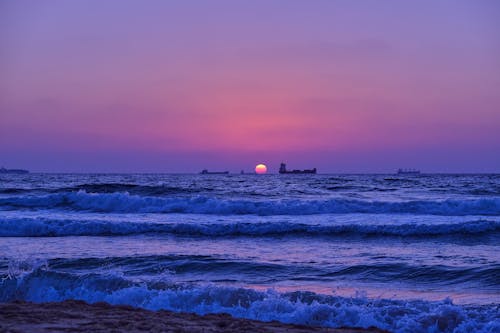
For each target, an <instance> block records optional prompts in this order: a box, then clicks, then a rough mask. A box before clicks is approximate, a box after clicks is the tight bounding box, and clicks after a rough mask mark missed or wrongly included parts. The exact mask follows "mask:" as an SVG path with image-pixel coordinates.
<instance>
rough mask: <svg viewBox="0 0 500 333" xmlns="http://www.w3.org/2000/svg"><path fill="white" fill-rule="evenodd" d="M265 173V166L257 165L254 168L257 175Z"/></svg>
mask: <svg viewBox="0 0 500 333" xmlns="http://www.w3.org/2000/svg"><path fill="white" fill-rule="evenodd" d="M266 172H267V167H266V165H265V164H262V163H261V164H257V166H256V167H255V173H258V174H259V175H263V174H265V173H266Z"/></svg>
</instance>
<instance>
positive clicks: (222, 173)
mask: <svg viewBox="0 0 500 333" xmlns="http://www.w3.org/2000/svg"><path fill="white" fill-rule="evenodd" d="M227 174H229V171H208V170H207V169H203V170H201V172H200V175H227Z"/></svg>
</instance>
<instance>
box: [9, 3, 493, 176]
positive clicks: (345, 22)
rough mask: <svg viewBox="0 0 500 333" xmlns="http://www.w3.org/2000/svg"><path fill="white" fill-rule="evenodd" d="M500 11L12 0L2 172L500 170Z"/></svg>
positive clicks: (458, 6)
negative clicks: (282, 165) (260, 167)
mask: <svg viewBox="0 0 500 333" xmlns="http://www.w3.org/2000/svg"><path fill="white" fill-rule="evenodd" d="M498 17H500V4H499V3H498V2H497V1H439V2H436V1H414V2H412V3H410V2H401V1H372V2H368V1H359V2H353V1H249V2H244V1H214V2H205V1H199V2H197V1H190V2H185V1H145V2H143V1H105V2H102V1H78V0H77V1H23V0H21V1H2V2H0V73H1V75H0V165H4V166H6V167H24V168H29V169H32V170H33V171H79V172H86V171H92V172H93V171H105V172H113V171H116V172H134V171H137V172H183V171H186V172H195V171H199V170H201V169H203V168H213V169H229V170H231V171H239V170H241V169H245V170H247V171H251V170H253V167H254V166H255V165H256V164H257V163H260V162H264V163H266V164H267V165H268V167H269V169H270V171H276V170H277V168H278V166H279V162H281V160H283V161H287V162H288V163H289V164H290V165H293V167H296V168H306V167H307V168H309V167H314V166H316V167H318V169H319V171H320V172H393V171H394V170H395V169H397V168H399V167H415V168H420V169H422V170H423V171H428V172H440V171H442V172H500V38H499V34H500V21H499V20H498Z"/></svg>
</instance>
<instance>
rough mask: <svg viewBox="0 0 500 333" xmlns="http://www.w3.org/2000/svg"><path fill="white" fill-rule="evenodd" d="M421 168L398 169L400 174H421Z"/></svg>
mask: <svg viewBox="0 0 500 333" xmlns="http://www.w3.org/2000/svg"><path fill="white" fill-rule="evenodd" d="M419 174H420V170H417V169H398V175H419Z"/></svg>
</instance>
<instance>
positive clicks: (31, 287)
mask: <svg viewBox="0 0 500 333" xmlns="http://www.w3.org/2000/svg"><path fill="white" fill-rule="evenodd" d="M67 299H77V300H83V301H86V302H89V303H94V302H100V301H104V302H108V303H110V304H127V305H131V306H135V307H141V308H145V309H149V310H160V309H165V310H171V311H179V312H180V311H182V312H195V313H198V314H207V313H229V314H231V315H233V316H235V317H241V318H249V319H256V320H263V321H272V320H278V321H281V322H285V323H294V324H303V325H314V326H326V327H341V326H358V327H369V326H376V327H379V328H382V329H387V330H390V331H392V332H397V333H409V332H434V333H437V332H452V333H465V332H478V333H493V332H498V330H499V329H500V319H499V318H500V317H499V314H500V313H499V308H498V306H496V305H483V306H460V305H456V304H453V302H452V301H451V300H449V299H446V300H443V301H438V302H430V301H425V300H406V301H400V300H391V299H369V298H366V297H363V296H362V295H361V294H360V296H358V297H351V298H346V297H340V296H330V295H321V294H315V293H312V292H301V291H297V292H288V293H279V292H277V291H275V290H267V291H257V290H254V289H247V288H238V287H229V286H221V285H214V284H208V285H202V284H174V283H171V282H169V281H164V282H163V283H159V282H155V283H149V284H148V283H137V282H133V281H130V280H127V279H126V278H124V277H123V276H119V275H112V274H108V275H98V274H87V275H84V276H82V275H73V274H69V273H57V272H51V271H47V270H46V269H44V268H36V269H34V270H33V271H32V272H31V273H27V274H23V275H22V276H19V277H11V278H6V279H3V280H2V281H1V282H0V301H1V302H10V301H14V300H25V301H31V302H53V301H63V300H67Z"/></svg>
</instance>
